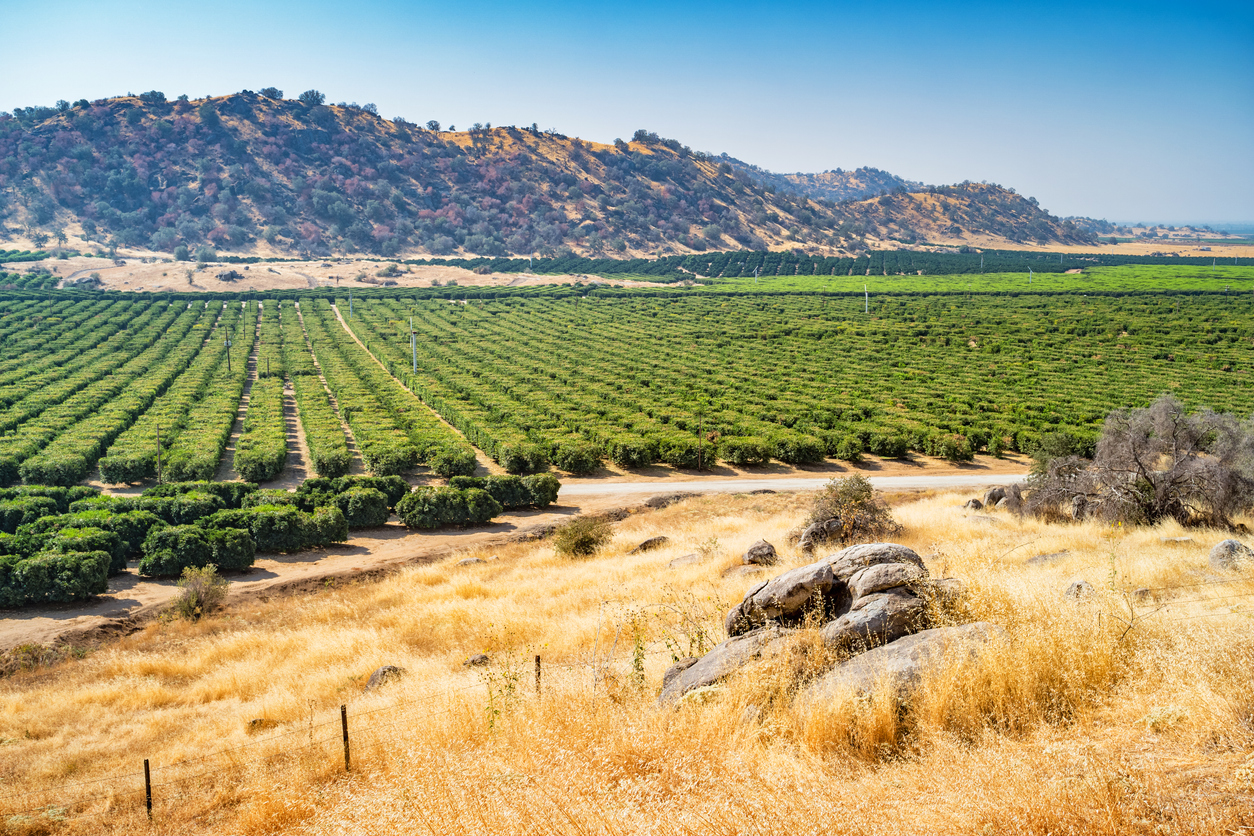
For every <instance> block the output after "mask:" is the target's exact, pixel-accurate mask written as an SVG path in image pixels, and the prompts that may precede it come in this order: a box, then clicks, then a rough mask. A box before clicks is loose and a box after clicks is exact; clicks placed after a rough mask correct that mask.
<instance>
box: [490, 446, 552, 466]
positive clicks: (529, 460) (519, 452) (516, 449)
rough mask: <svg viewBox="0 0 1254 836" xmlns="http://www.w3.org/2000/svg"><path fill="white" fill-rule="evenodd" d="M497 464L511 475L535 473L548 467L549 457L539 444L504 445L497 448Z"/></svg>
mask: <svg viewBox="0 0 1254 836" xmlns="http://www.w3.org/2000/svg"><path fill="white" fill-rule="evenodd" d="M496 460H497V462H499V463H500V465H501V467H503V468H505V469H506V470H507V471H509V472H510V473H534V472H536V471H537V470H543V469H544V468H545V467H547V466H548V463H549V462H548V457H547V456H545V455H544V450H542V449H541V448H540V446H539V445H538V444H531V443H529V442H524V443H519V444H502V445H501V446H500V447H499V448H497V459H496Z"/></svg>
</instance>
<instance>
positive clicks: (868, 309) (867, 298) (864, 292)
mask: <svg viewBox="0 0 1254 836" xmlns="http://www.w3.org/2000/svg"><path fill="white" fill-rule="evenodd" d="M862 295H863V296H864V297H865V298H864V299H863V302H864V303H865V307H864V308H863V309H862V312H863V313H870V312H871V292H870V291H869V290H867V289H866V285H862Z"/></svg>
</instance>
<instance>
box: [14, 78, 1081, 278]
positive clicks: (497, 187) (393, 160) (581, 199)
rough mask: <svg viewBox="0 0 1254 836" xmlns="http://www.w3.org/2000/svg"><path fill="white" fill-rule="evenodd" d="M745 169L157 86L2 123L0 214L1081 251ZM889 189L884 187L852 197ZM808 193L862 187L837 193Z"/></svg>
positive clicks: (102, 231)
mask: <svg viewBox="0 0 1254 836" xmlns="http://www.w3.org/2000/svg"><path fill="white" fill-rule="evenodd" d="M263 92H266V91H263ZM755 170H756V171H757V172H758V173H757V174H755V173H754V172H753V171H751V170H750V167H749V166H748V164H746V163H741V162H740V161H735V162H734V163H733V161H731V160H730V158H721V157H717V156H714V155H708V154H704V153H701V152H697V151H692V150H691V149H689V148H687V147H686V146H684V145H682V144H681V143H679V142H678V141H676V140H671V139H665V138H662V137H659V136H658V135H657V134H654V133H651V132H649V131H643V130H642V131H637V132H636V134H635V135H634V136H633V137H632V139H631V141H623V140H616V141H615V142H614V143H612V144H609V143H598V142H592V141H588V140H582V139H579V138H572V137H567V136H565V135H563V134H561V133H558V132H555V131H539V130H537V129H536V127H535V126H534V125H533V126H531V127H530V128H518V127H515V126H508V127H496V128H493V127H491V126H490V125H489V126H481V125H476V126H474V127H473V128H471V129H470V130H469V131H461V132H453V131H444V130H441V129H440V126H439V125H438V124H437V123H434V122H431V123H428V124H427V125H425V126H420V125H415V124H413V123H410V122H407V121H405V120H403V119H394V120H391V121H386V120H384V119H382V118H380V117H379V116H378V114H377V113H375V112H374V111H373V109H372V108H370V107H369V106H367V107H357V106H352V105H326V104H324V103H323V101H322V99H321V98H320V96H319V95H317V94H315V91H309V92H308V93H306V94H302V98H301V99H299V100H293V99H284V98H281V93H280V92H279V91H277V90H270V91H268V94H266V95H263V94H261V93H254V92H251V91H243V92H241V93H236V94H232V95H229V96H219V97H210V98H206V99H202V100H197V101H190V100H187V99H186V98H181V99H179V100H175V101H168V100H167V99H166V98H165V96H164V95H163V94H161V93H159V92H156V91H151V92H149V93H145V94H143V95H141V96H125V97H116V98H111V99H103V100H99V101H97V102H90V103H89V102H86V101H84V100H80V101H79V102H76V103H75V104H73V105H69V104H67V103H64V102H62V103H61V106H60V107H58V108H30V109H25V110H21V109H19V110H18V111H15V112H14V114H12V115H10V114H3V115H0V224H4V225H7V224H8V223H12V222H16V223H17V224H18V230H17V231H18V232H21V231H25V233H26V234H27V236H28V238H29V239H30V240H36V238H37V237H39V236H42V237H43V238H44V239H45V240H46V239H47V238H48V237H49V236H51V237H56V238H58V239H60V238H62V237H68V235H69V234H70V233H74V234H76V235H78V236H79V238H80V239H81V240H84V241H90V242H95V243H99V244H104V245H116V246H126V247H131V248H148V249H150V250H152V251H156V252H172V251H177V250H178V249H179V248H187V249H188V250H189V251H194V250H196V249H198V248H215V249H223V250H230V251H239V252H249V251H271V252H275V253H309V254H313V255H324V254H331V253H335V252H339V253H347V252H360V253H372V254H376V255H383V256H398V255H402V254H407V255H412V254H432V255H451V254H467V255H507V254H522V255H526V254H531V253H535V254H551V253H556V252H562V251H571V252H577V253H583V254H604V255H609V256H618V257H631V256H642V255H659V254H676V253H679V254H682V253H690V252H701V251H704V250H707V249H725V248H729V247H732V248H745V249H796V248H804V249H808V250H812V251H814V252H823V253H853V252H860V251H864V250H865V249H867V248H868V247H872V246H875V245H877V244H880V243H884V242H892V243H893V244H895V245H908V246H926V245H931V244H949V245H952V244H963V243H970V242H971V240H972V239H975V238H978V239H980V241H981V243H985V245H987V241H992V242H993V243H994V244H996V243H1001V242H1004V243H1007V244H1022V243H1025V242H1031V243H1037V244H1050V243H1064V244H1065V243H1092V236H1091V235H1089V234H1088V233H1085V232H1083V231H1081V230H1080V229H1079V228H1078V227H1075V226H1074V225H1072V224H1069V223H1067V222H1065V221H1062V220H1061V219H1059V218H1056V217H1054V216H1053V215H1050V214H1049V213H1048V212H1046V211H1044V210H1042V209H1040V207H1039V206H1037V205H1036V203H1035V201H1033V200H1031V199H1027V198H1023V197H1021V196H1019V195H1017V194H1015V193H1014V192H1013V190H1007V189H1002V188H1000V187H997V186H991V185H986V184H972V183H964V184H958V185H956V186H943V187H919V186H918V185H917V184H913V183H910V182H909V181H904V180H901V178H895V176H894V175H890V174H888V173H887V172H879V171H878V170H876V169H856V170H854V171H853V172H850V173H849V176H845V173H844V172H839V173H835V172H827V173H825V175H827V176H825V177H824V176H820V175H807V176H805V177H802V176H800V175H770V176H771V177H775V178H778V177H783V178H784V182H788V183H791V186H790V187H784V186H782V185H776V183H774V182H771V181H770V178H768V177H767V176H766V175H768V174H769V173H764V172H762V170H761V169H755ZM789 176H793V177H797V178H799V179H797V180H796V181H795V182H794V181H790V180H787V178H788V177H789ZM806 177H809V178H810V179H808V180H807V179H806ZM883 185H892V186H893V188H892V189H891V190H889V191H888V193H886V194H873V195H870V194H864V193H863V192H866V190H868V189H870V188H872V187H876V188H878V187H881V186H883ZM803 187H805V188H810V189H811V190H814V189H820V188H823V189H827V190H828V191H827V193H829V194H835V193H836V192H837V191H838V190H839V189H842V188H843V189H845V190H846V191H848V190H853V191H855V192H856V191H857V190H858V189H862V192H859V193H858V195H857V196H856V197H855V198H851V199H848V200H844V201H841V202H836V201H834V200H831V199H827V198H823V197H815V196H813V195H811V194H806V193H803V192H802V191H800V189H802V188H803ZM911 188H914V189H915V190H914V191H911V190H910V189H911ZM5 229H7V230H8V232H7V233H6V235H12V234H13V233H14V230H12V229H11V228H9V227H7V226H5ZM985 239H987V241H986V240H985ZM36 243H38V241H36Z"/></svg>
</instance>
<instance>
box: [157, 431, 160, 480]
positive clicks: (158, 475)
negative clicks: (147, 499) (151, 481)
mask: <svg viewBox="0 0 1254 836" xmlns="http://www.w3.org/2000/svg"><path fill="white" fill-rule="evenodd" d="M157 484H158V485H160V484H161V425H160V424H158V425H157Z"/></svg>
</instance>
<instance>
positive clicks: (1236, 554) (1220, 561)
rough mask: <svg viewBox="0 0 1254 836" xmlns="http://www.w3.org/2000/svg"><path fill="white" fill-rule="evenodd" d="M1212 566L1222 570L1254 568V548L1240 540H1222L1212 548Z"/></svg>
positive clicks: (1231, 570)
mask: <svg viewBox="0 0 1254 836" xmlns="http://www.w3.org/2000/svg"><path fill="white" fill-rule="evenodd" d="M1210 568H1212V569H1216V570H1218V571H1220V572H1239V571H1242V570H1246V569H1254V549H1251V548H1250V547H1249V546H1247V545H1245V544H1244V543H1242V542H1241V541H1240V540H1222V541H1220V542H1219V543H1217V544H1216V545H1215V547H1214V548H1213V549H1211V550H1210Z"/></svg>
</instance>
